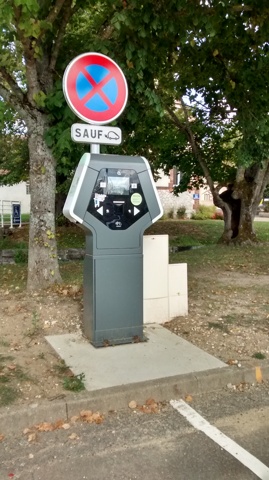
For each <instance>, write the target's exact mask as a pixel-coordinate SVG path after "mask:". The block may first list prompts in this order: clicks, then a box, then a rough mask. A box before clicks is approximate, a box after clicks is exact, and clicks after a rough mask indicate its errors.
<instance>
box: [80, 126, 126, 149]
mask: <svg viewBox="0 0 269 480" xmlns="http://www.w3.org/2000/svg"><path fill="white" fill-rule="evenodd" d="M71 138H72V140H73V141H74V142H80V143H96V144H101V145H120V144H121V140H122V138H121V129H120V128H118V127H105V126H103V125H89V124H87V123H74V124H73V125H72V127H71Z"/></svg>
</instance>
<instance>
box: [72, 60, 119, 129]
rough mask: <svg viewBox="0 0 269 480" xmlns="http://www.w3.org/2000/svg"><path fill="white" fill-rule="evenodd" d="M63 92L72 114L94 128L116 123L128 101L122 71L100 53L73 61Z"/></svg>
mask: <svg viewBox="0 0 269 480" xmlns="http://www.w3.org/2000/svg"><path fill="white" fill-rule="evenodd" d="M63 92H64V95H65V98H66V101H67V103H68V105H69V107H70V108H71V110H73V112H74V113H75V114H76V115H77V116H78V117H79V118H81V119H82V120H84V121H85V122H87V123H92V124H96V125H104V124H106V123H109V122H112V121H113V120H115V119H116V118H117V117H118V116H119V115H120V114H121V113H122V111H123V110H124V108H125V105H126V102H127V98H128V87H127V82H126V79H125V76H124V74H123V72H122V70H121V69H120V67H119V66H118V65H117V64H116V63H115V62H114V61H113V60H111V58H109V57H106V56H105V55H102V54H101V53H83V54H82V55H79V56H78V57H76V58H74V59H73V60H72V62H71V63H70V64H69V65H68V67H67V68H66V70H65V73H64V77H63Z"/></svg>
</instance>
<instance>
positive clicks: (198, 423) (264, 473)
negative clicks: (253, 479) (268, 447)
mask: <svg viewBox="0 0 269 480" xmlns="http://www.w3.org/2000/svg"><path fill="white" fill-rule="evenodd" d="M170 405H171V406H172V407H173V408H174V409H175V410H177V411H178V412H179V413H181V415H183V417H185V418H186V419H187V420H188V422H189V423H190V424H191V425H192V426H193V427H194V428H196V430H200V431H201V432H203V433H205V435H207V436H208V437H209V438H211V440H213V441H214V442H216V443H217V444H218V445H219V446H220V447H221V448H223V449H224V450H226V451H227V452H228V453H230V454H231V455H232V456H233V457H235V458H236V459H237V460H238V461H239V462H241V463H242V464H243V465H245V467H247V468H248V469H249V470H251V471H252V472H253V473H255V475H257V477H258V478H260V479H261V480H269V468H268V467H267V466H266V465H264V463H262V462H260V460H258V459H257V458H256V457H254V456H253V455H251V453H249V452H248V451H247V450H245V449H244V448H242V447H240V445H238V444H237V443H236V442H234V441H233V440H231V438H229V437H227V436H226V435H225V434H224V433H222V432H221V431H220V430H218V429H217V428H216V427H214V426H213V425H211V424H210V423H209V422H208V421H207V420H205V419H204V418H203V417H202V416H201V415H200V414H199V413H197V412H196V411H195V410H194V409H193V408H192V407H190V406H189V405H188V404H187V403H186V402H184V401H183V400H171V401H170Z"/></svg>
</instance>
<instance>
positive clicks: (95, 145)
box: [91, 143, 100, 153]
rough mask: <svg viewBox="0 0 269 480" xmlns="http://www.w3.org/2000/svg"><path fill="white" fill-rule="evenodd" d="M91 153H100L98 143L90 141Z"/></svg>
mask: <svg viewBox="0 0 269 480" xmlns="http://www.w3.org/2000/svg"><path fill="white" fill-rule="evenodd" d="M91 153H100V145H99V144H98V143H91Z"/></svg>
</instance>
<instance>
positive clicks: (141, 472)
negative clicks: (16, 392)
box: [0, 384, 269, 480]
mask: <svg viewBox="0 0 269 480" xmlns="http://www.w3.org/2000/svg"><path fill="white" fill-rule="evenodd" d="M242 388H243V389H242V390H240V389H233V388H226V389H223V390H221V391H219V392H215V393H211V394H208V393H206V394H200V395H194V396H193V397H189V398H188V403H186V404H187V406H189V407H190V408H191V409H192V411H193V412H194V415H200V416H202V419H203V421H204V422H207V423H208V424H209V428H211V429H212V428H213V429H215V430H216V432H218V433H219V434H222V435H223V434H225V442H226V445H228V447H229V446H230V450H229V448H228V447H227V446H226V445H225V446H220V444H219V443H218V439H217V438H215V439H213V440H212V439H211V438H209V436H208V434H207V432H206V433H204V432H202V431H200V430H199V429H197V428H196V427H193V426H192V424H191V423H190V421H189V419H186V418H185V417H184V416H183V415H181V414H180V413H179V412H178V411H177V410H176V409H175V408H173V407H172V406H171V405H170V403H169V402H167V403H166V404H165V405H163V406H162V408H161V411H160V412H159V413H150V414H145V413H142V412H141V411H139V409H133V410H131V409H127V410H125V411H118V412H117V411H113V412H110V413H108V414H107V415H106V416H105V418H104V421H103V422H101V423H100V424H88V423H75V424H73V425H71V427H70V428H69V429H66V430H65V429H58V430H55V431H52V432H44V431H43V432H38V434H37V436H36V437H35V438H34V439H31V438H30V437H29V435H30V434H29V433H26V434H24V435H23V434H22V433H20V434H17V435H7V437H6V438H5V439H4V440H3V441H2V443H1V450H0V478H1V480H4V479H8V478H16V479H23V480H47V479H48V478H53V480H63V479H64V480H83V479H85V480H107V478H109V479H111V480H152V479H154V480H164V479H165V480H227V479H231V480H234V479H236V480H252V479H253V480H254V479H257V478H258V479H259V478H260V479H261V480H268V478H269V468H268V466H269V449H268V440H269V415H268V414H269V389H268V385H267V384H260V385H256V386H248V387H247V386H245V387H244V386H243V387H242ZM240 449H241V450H242V451H243V457H242V455H241V456H240V455H238V454H237V451H238V450H239V451H240ZM249 461H250V464H249V467H247V466H246V464H247V463H248V462H249Z"/></svg>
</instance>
